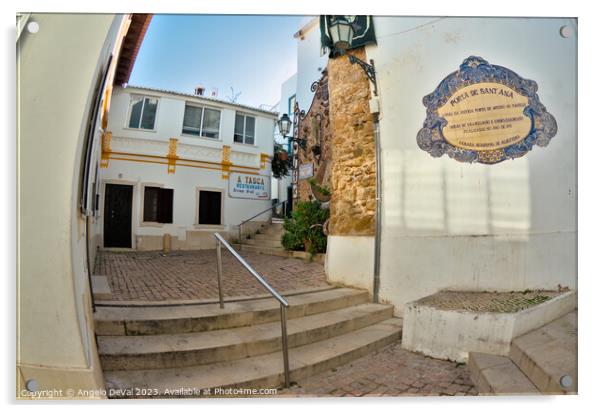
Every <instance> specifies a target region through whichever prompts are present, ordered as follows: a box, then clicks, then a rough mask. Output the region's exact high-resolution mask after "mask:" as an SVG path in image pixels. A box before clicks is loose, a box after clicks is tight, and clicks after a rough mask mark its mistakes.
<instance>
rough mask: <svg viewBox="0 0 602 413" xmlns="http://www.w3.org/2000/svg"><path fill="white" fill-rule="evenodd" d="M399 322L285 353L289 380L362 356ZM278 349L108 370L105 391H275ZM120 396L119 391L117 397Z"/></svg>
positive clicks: (279, 379) (279, 375)
mask: <svg viewBox="0 0 602 413" xmlns="http://www.w3.org/2000/svg"><path fill="white" fill-rule="evenodd" d="M401 326H402V323H401V320H400V319H395V318H391V319H388V320H386V321H382V322H380V323H377V324H374V325H371V326H368V327H364V328H362V329H359V330H355V331H353V332H350V333H346V334H342V335H339V336H336V337H332V338H329V339H327V340H322V341H319V342H316V343H312V344H307V345H304V346H300V347H296V348H292V349H290V350H289V360H290V371H291V381H293V382H295V381H298V380H301V379H303V378H306V377H308V376H310V375H314V374H317V373H320V372H323V371H326V370H328V369H330V368H333V367H335V366H339V365H341V364H345V363H347V362H349V361H351V360H354V359H356V358H358V357H362V356H364V355H366V354H368V353H370V352H372V351H374V350H377V349H379V348H381V347H383V346H385V345H387V344H390V343H392V342H394V341H398V340H400V338H401ZM283 376H284V374H283V363H282V353H281V352H280V351H277V352H274V353H270V354H265V355H261V356H255V357H247V358H244V359H239V360H235V361H225V362H220V363H212V364H206V365H201V366H191V367H182V368H176V369H159V370H132V371H108V372H106V373H105V381H106V385H107V388H108V389H109V391H110V392H111V395H112V396H113V397H120V396H123V397H128V396H129V395H128V394H127V393H126V392H127V390H128V389H130V391H131V389H134V388H139V389H157V390H158V394H155V395H152V396H155V397H166V396H167V397H169V396H170V395H171V393H172V392H173V391H178V390H180V389H182V388H184V389H190V388H194V389H199V390H200V395H194V394H192V395H191V396H193V397H195V396H196V397H200V396H202V395H203V389H214V388H232V387H244V388H276V387H278V386H280V385H281V384H282V383H283V381H284V380H283ZM119 392H121V393H119Z"/></svg>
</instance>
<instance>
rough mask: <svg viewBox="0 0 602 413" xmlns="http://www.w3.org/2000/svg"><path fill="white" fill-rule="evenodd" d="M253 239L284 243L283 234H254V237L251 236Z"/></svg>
mask: <svg viewBox="0 0 602 413" xmlns="http://www.w3.org/2000/svg"><path fill="white" fill-rule="evenodd" d="M251 239H256V240H265V241H278V242H281V241H282V234H281V233H268V234H265V233H261V234H254V235H251Z"/></svg>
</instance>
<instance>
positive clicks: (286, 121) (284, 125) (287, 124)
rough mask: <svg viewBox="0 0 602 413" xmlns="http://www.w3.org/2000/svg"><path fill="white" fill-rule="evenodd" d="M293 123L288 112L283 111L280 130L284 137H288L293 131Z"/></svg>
mask: <svg viewBox="0 0 602 413" xmlns="http://www.w3.org/2000/svg"><path fill="white" fill-rule="evenodd" d="M291 125H292V122H291V118H289V117H288V115H287V114H286V113H283V114H282V117H281V118H280V120H279V121H278V130H280V134H281V135H282V136H283V137H287V135H288V133H289V132H290V131H291Z"/></svg>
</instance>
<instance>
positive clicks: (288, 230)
mask: <svg viewBox="0 0 602 413" xmlns="http://www.w3.org/2000/svg"><path fill="white" fill-rule="evenodd" d="M320 205H321V203H320V202H318V201H309V202H299V203H298V204H296V205H295V209H294V210H293V213H292V216H291V217H290V218H285V219H284V231H285V232H284V235H283V236H282V246H283V247H284V248H285V249H287V250H293V251H303V250H304V249H305V244H306V243H307V244H308V245H307V250H308V252H309V253H311V254H317V253H323V252H326V241H327V238H326V235H324V232H323V231H322V224H324V222H325V221H326V220H327V219H328V210H327V209H322V208H321V207H320Z"/></svg>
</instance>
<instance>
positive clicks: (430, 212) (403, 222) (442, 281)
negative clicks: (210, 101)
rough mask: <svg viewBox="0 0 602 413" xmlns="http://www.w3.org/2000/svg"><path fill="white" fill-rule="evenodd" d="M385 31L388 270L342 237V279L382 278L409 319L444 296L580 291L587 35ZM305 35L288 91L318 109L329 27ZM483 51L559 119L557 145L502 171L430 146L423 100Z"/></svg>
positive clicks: (330, 258) (515, 29)
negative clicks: (416, 305) (579, 168)
mask: <svg viewBox="0 0 602 413" xmlns="http://www.w3.org/2000/svg"><path fill="white" fill-rule="evenodd" d="M373 24H374V29H375V35H376V44H370V45H368V46H366V47H365V52H366V61H367V62H370V60H373V61H374V64H375V67H376V83H377V85H378V96H377V97H376V98H375V99H374V101H375V102H374V103H377V104H375V105H374V106H373V107H374V108H379V110H378V111H377V112H378V119H379V123H380V142H381V151H380V155H381V160H382V169H381V175H380V177H379V180H380V182H381V185H382V221H381V225H380V228H379V230H380V231H381V240H380V256H379V257H378V258H379V260H380V263H379V265H378V268H379V270H378V272H379V273H378V274H376V275H375V265H374V260H375V256H374V251H375V240H374V237H373V236H365V235H362V236H354V235H344V236H339V235H329V237H328V252H327V263H326V271H327V275H328V278H329V280H330V281H333V282H337V283H343V284H346V285H350V286H355V287H361V288H366V289H369V290H370V291H371V292H373V287H374V278H375V276H378V277H379V280H380V282H379V285H380V288H379V291H377V294H378V296H379V297H380V299H381V300H384V301H386V302H390V303H392V304H394V305H395V311H396V314H397V315H399V316H401V315H403V311H404V305H405V304H407V303H409V302H411V301H413V300H416V299H419V298H421V297H424V296H427V295H429V294H433V293H435V292H436V291H439V290H444V289H453V290H496V291H508V290H514V291H516V290H524V289H555V288H557V287H558V285H561V286H567V287H569V288H571V289H575V288H576V286H577V284H576V279H577V273H576V259H577V256H576V237H577V226H576V219H575V217H576V214H577V199H576V189H577V178H576V161H575V160H576V148H577V131H576V122H577V118H576V100H575V96H576V95H575V90H576V79H577V75H576V54H577V41H576V38H577V36H576V35H573V36H569V37H564V36H563V35H561V31H560V29H561V28H562V27H568V28H569V29H572V30H573V31H575V32H576V21H575V20H574V19H560V18H551V19H536V18H533V19H529V18H525V19H520V18H516V19H505V18H435V17H433V18H429V17H420V18H414V17H403V18H401V17H382V16H377V17H374V18H373ZM295 37H296V38H297V39H298V55H297V59H298V63H297V68H298V72H297V74H296V83H297V88H296V91H294V92H293V91H291V90H290V88H289V86H290V85H289V84H288V82H287V83H285V84H283V86H282V90H283V93H284V92H286V93H287V94H289V95H292V94H293V93H295V94H296V99H297V101H298V102H299V105H300V107H301V108H302V109H308V106H309V104H310V103H311V96H312V95H311V91H310V88H309V87H310V85H311V79H313V80H317V79H318V78H319V73H318V72H317V71H316V67H317V66H320V67H326V66H327V65H328V58H327V56H326V55H321V51H320V28H319V24H318V19H317V18H315V20H311V21H310V22H309V23H307V24H306V25H305V26H303V28H301V29H300V30H299V31H298V32H297V33H296V34H295ZM525 39H527V40H525ZM471 55H477V56H482V57H483V58H485V59H487V60H488V61H489V62H492V63H494V64H498V65H501V66H505V67H508V68H510V69H512V70H515V71H516V72H517V73H519V74H520V75H521V76H524V77H525V78H527V79H533V80H534V81H536V82H537V84H538V85H539V90H538V94H539V96H540V98H541V100H542V102H544V104H545V105H546V107H547V108H548V110H549V112H550V113H552V114H553V115H554V116H555V118H556V121H557V122H558V134H557V136H556V137H554V139H553V140H552V142H551V143H550V144H549V146H548V147H546V148H540V147H536V148H535V149H534V150H533V151H531V152H530V153H528V154H527V155H525V156H524V157H522V158H517V159H514V160H508V161H505V162H502V163H500V164H495V165H483V164H476V163H474V164H469V163H460V162H457V161H455V160H453V159H450V158H448V157H447V156H444V157H441V158H436V159H435V158H433V157H431V156H430V155H429V154H428V153H425V152H424V151H423V150H421V149H420V148H419V147H418V145H417V143H416V135H417V132H418V131H419V130H420V128H421V127H422V124H423V122H424V119H425V107H424V105H423V101H422V99H423V97H424V96H425V95H427V94H429V93H431V92H432V91H433V90H434V89H435V87H436V86H437V85H438V84H439V82H441V80H442V79H443V78H444V77H445V76H447V75H448V74H449V73H450V72H452V71H454V70H457V69H458V66H459V65H460V64H461V63H462V61H463V59H465V58H466V57H468V56H471ZM558 56H562V58H561V59H559V58H558ZM285 98H286V96H284V95H283V96H282V99H285Z"/></svg>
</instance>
